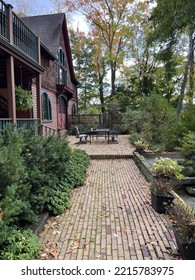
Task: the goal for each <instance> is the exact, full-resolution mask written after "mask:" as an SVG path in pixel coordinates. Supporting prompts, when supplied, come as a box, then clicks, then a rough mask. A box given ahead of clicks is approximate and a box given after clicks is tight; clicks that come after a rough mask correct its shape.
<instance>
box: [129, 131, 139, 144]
mask: <svg viewBox="0 0 195 280" xmlns="http://www.w3.org/2000/svg"><path fill="white" fill-rule="evenodd" d="M141 139H142V137H141V135H140V134H138V133H132V134H131V135H130V136H129V141H130V143H131V144H134V143H135V142H136V141H138V140H141Z"/></svg>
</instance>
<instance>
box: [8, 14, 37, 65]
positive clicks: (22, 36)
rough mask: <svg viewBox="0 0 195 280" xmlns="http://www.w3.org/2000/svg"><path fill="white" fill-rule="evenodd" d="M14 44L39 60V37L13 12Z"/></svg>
mask: <svg viewBox="0 0 195 280" xmlns="http://www.w3.org/2000/svg"><path fill="white" fill-rule="evenodd" d="M13 35H14V45H16V46H17V47H18V48H20V49H21V50H22V51H23V52H25V53H26V54H28V55H29V56H30V57H31V58H33V59H34V60H36V61H38V47H37V37H36V36H35V35H34V34H33V33H32V31H31V30H30V29H29V28H28V27H27V26H26V25H25V24H24V23H23V22H22V21H21V20H20V19H19V18H18V17H17V16H16V15H15V14H14V13H13Z"/></svg>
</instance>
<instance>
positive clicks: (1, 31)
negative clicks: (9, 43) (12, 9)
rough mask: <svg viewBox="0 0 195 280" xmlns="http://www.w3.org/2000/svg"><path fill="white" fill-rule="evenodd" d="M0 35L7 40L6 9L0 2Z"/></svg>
mask: <svg viewBox="0 0 195 280" xmlns="http://www.w3.org/2000/svg"><path fill="white" fill-rule="evenodd" d="M0 35H2V36H3V37H5V38H6V39H8V7H7V5H6V4H5V3H4V2H2V1H1V2H0Z"/></svg>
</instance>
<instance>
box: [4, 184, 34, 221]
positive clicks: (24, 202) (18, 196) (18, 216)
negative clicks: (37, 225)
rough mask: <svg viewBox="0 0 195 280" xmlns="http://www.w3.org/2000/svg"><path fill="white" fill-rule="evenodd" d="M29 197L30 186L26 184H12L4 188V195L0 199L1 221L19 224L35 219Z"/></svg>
mask: <svg viewBox="0 0 195 280" xmlns="http://www.w3.org/2000/svg"><path fill="white" fill-rule="evenodd" d="M29 197H30V186H28V185H20V184H12V185H11V186H8V187H7V188H6V191H5V195H4V197H3V199H2V200H1V201H0V208H1V209H2V212H3V221H4V222H5V223H6V224H7V225H18V226H20V225H22V224H25V223H34V222H35V221H36V220H37V216H36V215H35V213H34V211H33V210H32V205H31V204H30V202H29Z"/></svg>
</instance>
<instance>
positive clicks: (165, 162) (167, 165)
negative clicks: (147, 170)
mask: <svg viewBox="0 0 195 280" xmlns="http://www.w3.org/2000/svg"><path fill="white" fill-rule="evenodd" d="M182 169H183V167H182V166H181V165H179V164H178V163H177V161H175V160H172V159H170V158H162V157H160V158H159V159H156V161H155V163H154V165H153V167H152V168H151V171H152V172H153V173H154V175H155V177H156V178H162V177H166V178H168V179H172V178H176V179H178V180H181V179H183V178H184V176H183V175H182V173H181V172H182Z"/></svg>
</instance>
